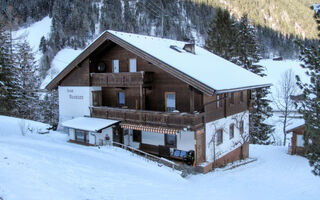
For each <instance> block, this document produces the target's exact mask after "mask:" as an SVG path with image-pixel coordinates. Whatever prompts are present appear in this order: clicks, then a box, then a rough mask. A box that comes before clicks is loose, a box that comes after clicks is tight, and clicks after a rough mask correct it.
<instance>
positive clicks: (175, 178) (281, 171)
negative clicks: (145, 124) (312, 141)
mask: <svg viewBox="0 0 320 200" xmlns="http://www.w3.org/2000/svg"><path fill="white" fill-rule="evenodd" d="M18 122H19V119H16V118H10V117H4V116H0V132H1V134H0V169H1V170H0V177H1V178H0V197H2V198H3V199H4V200H15V199H17V200H20V199H26V200H28V199H30V200H34V199H35V200H37V199H41V200H46V199H71V200H72V199H77V200H79V199H83V200H84V199H90V200H95V199H97V200H98V199H99V200H100V199H161V200H163V199H192V200H193V199H208V198H209V199H210V198H213V199H227V200H228V199H240V200H241V199H243V200H248V199H263V200H264V199H265V200H270V199H276V200H277V199H279V200H280V199H293V200H295V199H297V200H298V199H299V200H301V199H306V200H313V199H318V197H319V195H320V190H319V188H320V179H319V177H315V176H313V175H312V174H311V168H310V167H309V165H308V161H307V159H305V158H303V157H300V156H291V155H288V154H287V148H286V147H275V146H259V145H250V148H251V149H250V157H254V158H257V159H258V160H257V161H255V162H252V163H250V164H247V165H243V166H240V167H238V168H235V169H232V170H227V171H223V170H220V169H219V170H216V171H214V172H210V173H208V174H206V175H202V174H200V175H194V176H189V177H187V178H186V179H184V178H182V177H181V176H180V172H178V171H173V170H172V169H170V168H167V167H165V166H162V167H159V166H158V165H157V164H156V163H154V162H151V161H149V162H148V161H146V160H144V159H143V158H141V157H139V156H136V155H133V154H132V153H129V152H126V151H124V150H122V149H119V148H116V147H110V146H104V147H101V148H100V149H99V148H97V147H87V146H82V145H77V144H71V143H67V142H66V141H67V135H65V134H62V133H59V132H54V131H52V132H50V134H46V135H39V134H36V133H33V134H32V133H27V134H26V136H22V135H21V133H20V132H19V127H17V125H16V126H14V125H15V124H18ZM39 126H40V127H43V126H45V125H44V124H41V123H33V122H30V127H33V128H34V129H36V128H37V127H39Z"/></svg>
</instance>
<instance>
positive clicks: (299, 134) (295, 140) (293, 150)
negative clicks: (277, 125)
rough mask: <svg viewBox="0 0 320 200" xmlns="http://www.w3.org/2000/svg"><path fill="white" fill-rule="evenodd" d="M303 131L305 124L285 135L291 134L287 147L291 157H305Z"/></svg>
mask: <svg viewBox="0 0 320 200" xmlns="http://www.w3.org/2000/svg"><path fill="white" fill-rule="evenodd" d="M304 130H305V124H302V125H299V126H296V127H294V128H292V129H290V130H288V131H287V133H290V132H292V138H291V145H290V146H289V153H290V154H291V155H294V154H298V155H305V148H304V141H305V138H304Z"/></svg>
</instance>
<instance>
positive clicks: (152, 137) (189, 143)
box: [141, 131, 195, 151]
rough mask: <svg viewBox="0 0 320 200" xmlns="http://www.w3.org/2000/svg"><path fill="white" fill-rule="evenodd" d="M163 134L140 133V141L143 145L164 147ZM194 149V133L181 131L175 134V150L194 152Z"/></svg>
mask: <svg viewBox="0 0 320 200" xmlns="http://www.w3.org/2000/svg"><path fill="white" fill-rule="evenodd" d="M164 138H165V134H163V133H154V132H145V131H142V140H141V142H142V143H144V144H151V145H156V146H158V145H165V141H164ZM194 148H195V139H194V132H192V131H181V132H180V133H178V134H177V149H179V150H184V151H189V150H194Z"/></svg>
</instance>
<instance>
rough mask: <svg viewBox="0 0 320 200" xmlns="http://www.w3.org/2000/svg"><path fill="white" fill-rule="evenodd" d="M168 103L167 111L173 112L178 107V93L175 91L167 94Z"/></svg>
mask: <svg viewBox="0 0 320 200" xmlns="http://www.w3.org/2000/svg"><path fill="white" fill-rule="evenodd" d="M166 101H167V103H166V105H167V112H172V111H174V110H175V109H176V95H175V94H173V93H170V94H166Z"/></svg>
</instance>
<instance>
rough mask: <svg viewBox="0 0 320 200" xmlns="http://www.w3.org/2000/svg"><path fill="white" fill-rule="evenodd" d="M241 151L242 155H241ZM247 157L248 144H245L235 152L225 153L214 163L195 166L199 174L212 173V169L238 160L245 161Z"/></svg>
mask: <svg viewBox="0 0 320 200" xmlns="http://www.w3.org/2000/svg"><path fill="white" fill-rule="evenodd" d="M241 151H242V153H241ZM248 157H249V143H245V144H244V145H242V146H240V147H238V148H236V149H235V150H233V151H231V152H229V153H227V154H226V155H224V156H223V157H221V158H219V159H218V160H216V161H215V162H210V163H208V164H206V165H203V166H197V171H199V172H201V173H208V172H210V171H212V170H213V169H214V168H220V167H224V166H225V165H227V164H228V163H232V162H235V161H237V160H240V159H245V158H248Z"/></svg>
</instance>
